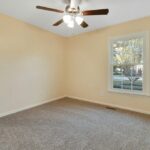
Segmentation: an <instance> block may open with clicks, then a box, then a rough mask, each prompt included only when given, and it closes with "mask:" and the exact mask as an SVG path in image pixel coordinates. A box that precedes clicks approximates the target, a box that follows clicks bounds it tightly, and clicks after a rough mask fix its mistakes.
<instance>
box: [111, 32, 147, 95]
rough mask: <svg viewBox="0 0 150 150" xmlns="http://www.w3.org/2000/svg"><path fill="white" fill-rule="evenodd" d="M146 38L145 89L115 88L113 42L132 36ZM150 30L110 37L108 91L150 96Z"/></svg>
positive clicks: (144, 52) (144, 53) (144, 55)
mask: <svg viewBox="0 0 150 150" xmlns="http://www.w3.org/2000/svg"><path fill="white" fill-rule="evenodd" d="M137 37H143V38H144V51H143V57H144V62H143V65H144V71H143V90H142V91H136V90H126V89H117V88H113V64H112V62H113V60H112V44H113V42H115V41H117V40H127V39H130V38H137ZM149 42H150V39H149V31H146V32H140V33H132V34H129V35H124V36H120V37H111V38H109V64H108V65H109V66H108V91H110V92H117V93H125V94H137V95H145V96H150V49H149V48H150V47H149Z"/></svg>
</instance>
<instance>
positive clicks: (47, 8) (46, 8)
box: [36, 6, 64, 13]
mask: <svg viewBox="0 0 150 150" xmlns="http://www.w3.org/2000/svg"><path fill="white" fill-rule="evenodd" d="M36 8H37V9H42V10H47V11H53V12H58V13H63V12H64V11H63V10H58V9H54V8H49V7H44V6H36Z"/></svg>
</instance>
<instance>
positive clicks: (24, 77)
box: [0, 14, 65, 116]
mask: <svg viewBox="0 0 150 150" xmlns="http://www.w3.org/2000/svg"><path fill="white" fill-rule="evenodd" d="M0 22H1V24H0V116H5V115H7V114H11V113H14V112H17V111H21V110H23V109H27V108H30V107H32V106H36V105H40V104H42V103H45V102H49V101H51V100H55V99H58V98H60V97H63V96H64V93H65V90H64V38H63V37H59V36H57V35H55V34H53V33H50V32H48V31H45V30H42V29H40V28H38V27H35V26H32V25H29V24H26V23H24V22H22V21H19V20H17V19H14V18H12V17H8V16H6V15H3V14H0Z"/></svg>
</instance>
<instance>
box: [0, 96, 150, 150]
mask: <svg viewBox="0 0 150 150" xmlns="http://www.w3.org/2000/svg"><path fill="white" fill-rule="evenodd" d="M0 150H150V117H148V116H144V115H138V114H135V113H127V112H124V111H114V110H109V109H106V108H103V107H101V106H99V105H96V104H91V103H86V102H80V101H76V100H71V99H67V98H66V99H63V100H59V101H55V102H52V103H49V104H46V105H43V106H40V107H37V108H33V109H30V110H27V111H24V112H20V113H17V114H14V115H10V116H7V117H4V118H1V119H0Z"/></svg>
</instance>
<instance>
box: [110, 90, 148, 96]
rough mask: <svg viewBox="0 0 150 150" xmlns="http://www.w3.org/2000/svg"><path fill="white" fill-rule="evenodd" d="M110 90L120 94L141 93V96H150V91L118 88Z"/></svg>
mask: <svg viewBox="0 0 150 150" xmlns="http://www.w3.org/2000/svg"><path fill="white" fill-rule="evenodd" d="M108 92H114V93H119V94H129V95H139V96H150V94H149V93H145V92H140V91H139V92H138V91H128V90H117V89H109V90H108Z"/></svg>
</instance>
